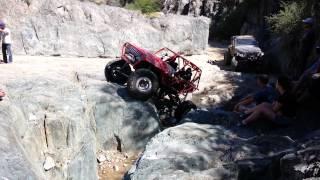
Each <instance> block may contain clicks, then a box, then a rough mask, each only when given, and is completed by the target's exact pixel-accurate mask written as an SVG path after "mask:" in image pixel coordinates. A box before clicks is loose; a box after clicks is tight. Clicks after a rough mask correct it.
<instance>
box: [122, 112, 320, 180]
mask: <svg viewBox="0 0 320 180" xmlns="http://www.w3.org/2000/svg"><path fill="white" fill-rule="evenodd" d="M237 122H239V118H238V117H237V116H236V115H235V114H233V113H228V112H224V111H220V110H219V111H217V110H210V109H209V110H208V109H207V110H206V109H203V110H197V111H195V112H192V113H190V114H189V115H187V116H186V117H185V120H184V123H183V124H181V125H179V126H176V127H173V128H169V129H166V130H164V131H162V132H161V133H159V134H158V135H156V136H155V137H154V138H152V140H151V141H150V142H149V143H148V144H147V146H146V150H145V151H144V153H143V154H142V155H141V156H140V158H139V159H138V160H137V161H136V163H135V165H134V167H132V168H131V169H130V170H129V171H128V173H127V174H126V176H125V178H126V179H132V180H138V179H146V180H148V179H239V180H248V179H262V180H268V179H279V178H282V179H303V178H313V177H319V172H320V171H319V162H320V160H319V147H318V145H319V138H318V137H319V136H318V135H310V137H312V138H310V137H308V136H306V137H305V139H307V140H305V139H303V138H302V139H301V137H299V138H298V139H295V138H291V137H289V136H287V135H286V133H289V132H287V131H288V129H282V130H281V131H282V132H280V133H279V132H278V131H271V132H265V133H264V134H259V131H256V130H253V129H252V128H249V127H239V126H237V125H236V124H237ZM317 134H319V133H317ZM302 142H303V143H302ZM304 143H305V144H304ZM306 148H307V149H306Z"/></svg>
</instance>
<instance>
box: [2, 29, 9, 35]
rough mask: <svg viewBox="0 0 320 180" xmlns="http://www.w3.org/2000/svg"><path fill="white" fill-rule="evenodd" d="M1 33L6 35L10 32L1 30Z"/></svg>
mask: <svg viewBox="0 0 320 180" xmlns="http://www.w3.org/2000/svg"><path fill="white" fill-rule="evenodd" d="M0 32H2V33H4V34H5V35H8V34H9V31H6V30H5V29H0Z"/></svg>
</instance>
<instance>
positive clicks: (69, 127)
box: [0, 57, 159, 180]
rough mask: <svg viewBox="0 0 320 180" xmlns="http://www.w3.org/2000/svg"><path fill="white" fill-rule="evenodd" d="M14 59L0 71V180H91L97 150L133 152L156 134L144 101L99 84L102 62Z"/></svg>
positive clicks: (154, 118) (94, 176) (154, 121)
mask: <svg viewBox="0 0 320 180" xmlns="http://www.w3.org/2000/svg"><path fill="white" fill-rule="evenodd" d="M16 59H17V61H16V64H11V65H1V72H0V78H1V79H2V82H1V87H0V88H3V89H4V90H5V91H6V92H7V97H5V98H4V99H3V101H2V102H1V103H0V129H1V130H2V133H1V135H0V142H1V143H2V146H1V148H0V157H1V158H0V159H1V160H0V162H1V168H0V175H1V177H2V178H8V179H59V180H60V179H97V178H98V177H97V155H96V152H97V151H98V150H118V151H122V152H124V153H131V152H136V151H141V150H142V149H143V148H144V146H145V144H146V143H147V141H148V140H149V139H150V138H151V137H152V136H154V135H155V134H156V133H158V132H159V126H158V121H157V115H156V113H155V111H154V109H153V107H152V106H150V105H149V104H147V103H141V102H131V99H130V98H129V97H128V96H127V94H126V91H122V90H121V87H118V86H115V85H112V84H108V83H107V82H105V81H104V76H103V69H104V66H105V64H106V63H107V62H106V61H105V60H98V59H95V60H92V61H94V63H92V61H91V60H74V59H55V58H52V59H50V60H45V59H42V58H36V57H32V58H30V59H29V58H27V57H25V58H24V60H22V61H19V60H18V59H19V58H18V57H17V58H16ZM30 61H32V62H33V63H32V64H30ZM49 64H50V65H49ZM2 68H3V69H2Z"/></svg>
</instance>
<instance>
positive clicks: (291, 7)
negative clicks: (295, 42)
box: [267, 1, 307, 35]
mask: <svg viewBox="0 0 320 180" xmlns="http://www.w3.org/2000/svg"><path fill="white" fill-rule="evenodd" d="M306 7H307V5H306V3H305V1H298V2H295V1H293V2H281V10H280V11H279V12H278V13H277V14H274V15H272V16H270V17H267V22H268V23H269V24H270V26H271V30H272V31H273V32H274V33H276V34H279V35H286V34H292V33H296V32H298V31H299V28H300V27H301V21H302V19H303V17H305V16H306V15H305V12H306V9H307V8H306Z"/></svg>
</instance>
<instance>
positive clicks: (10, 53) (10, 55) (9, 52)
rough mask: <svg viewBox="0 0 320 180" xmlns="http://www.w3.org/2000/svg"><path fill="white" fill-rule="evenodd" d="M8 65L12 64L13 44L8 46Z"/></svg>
mask: <svg viewBox="0 0 320 180" xmlns="http://www.w3.org/2000/svg"><path fill="white" fill-rule="evenodd" d="M7 54H8V63H12V49H11V44H7Z"/></svg>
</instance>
